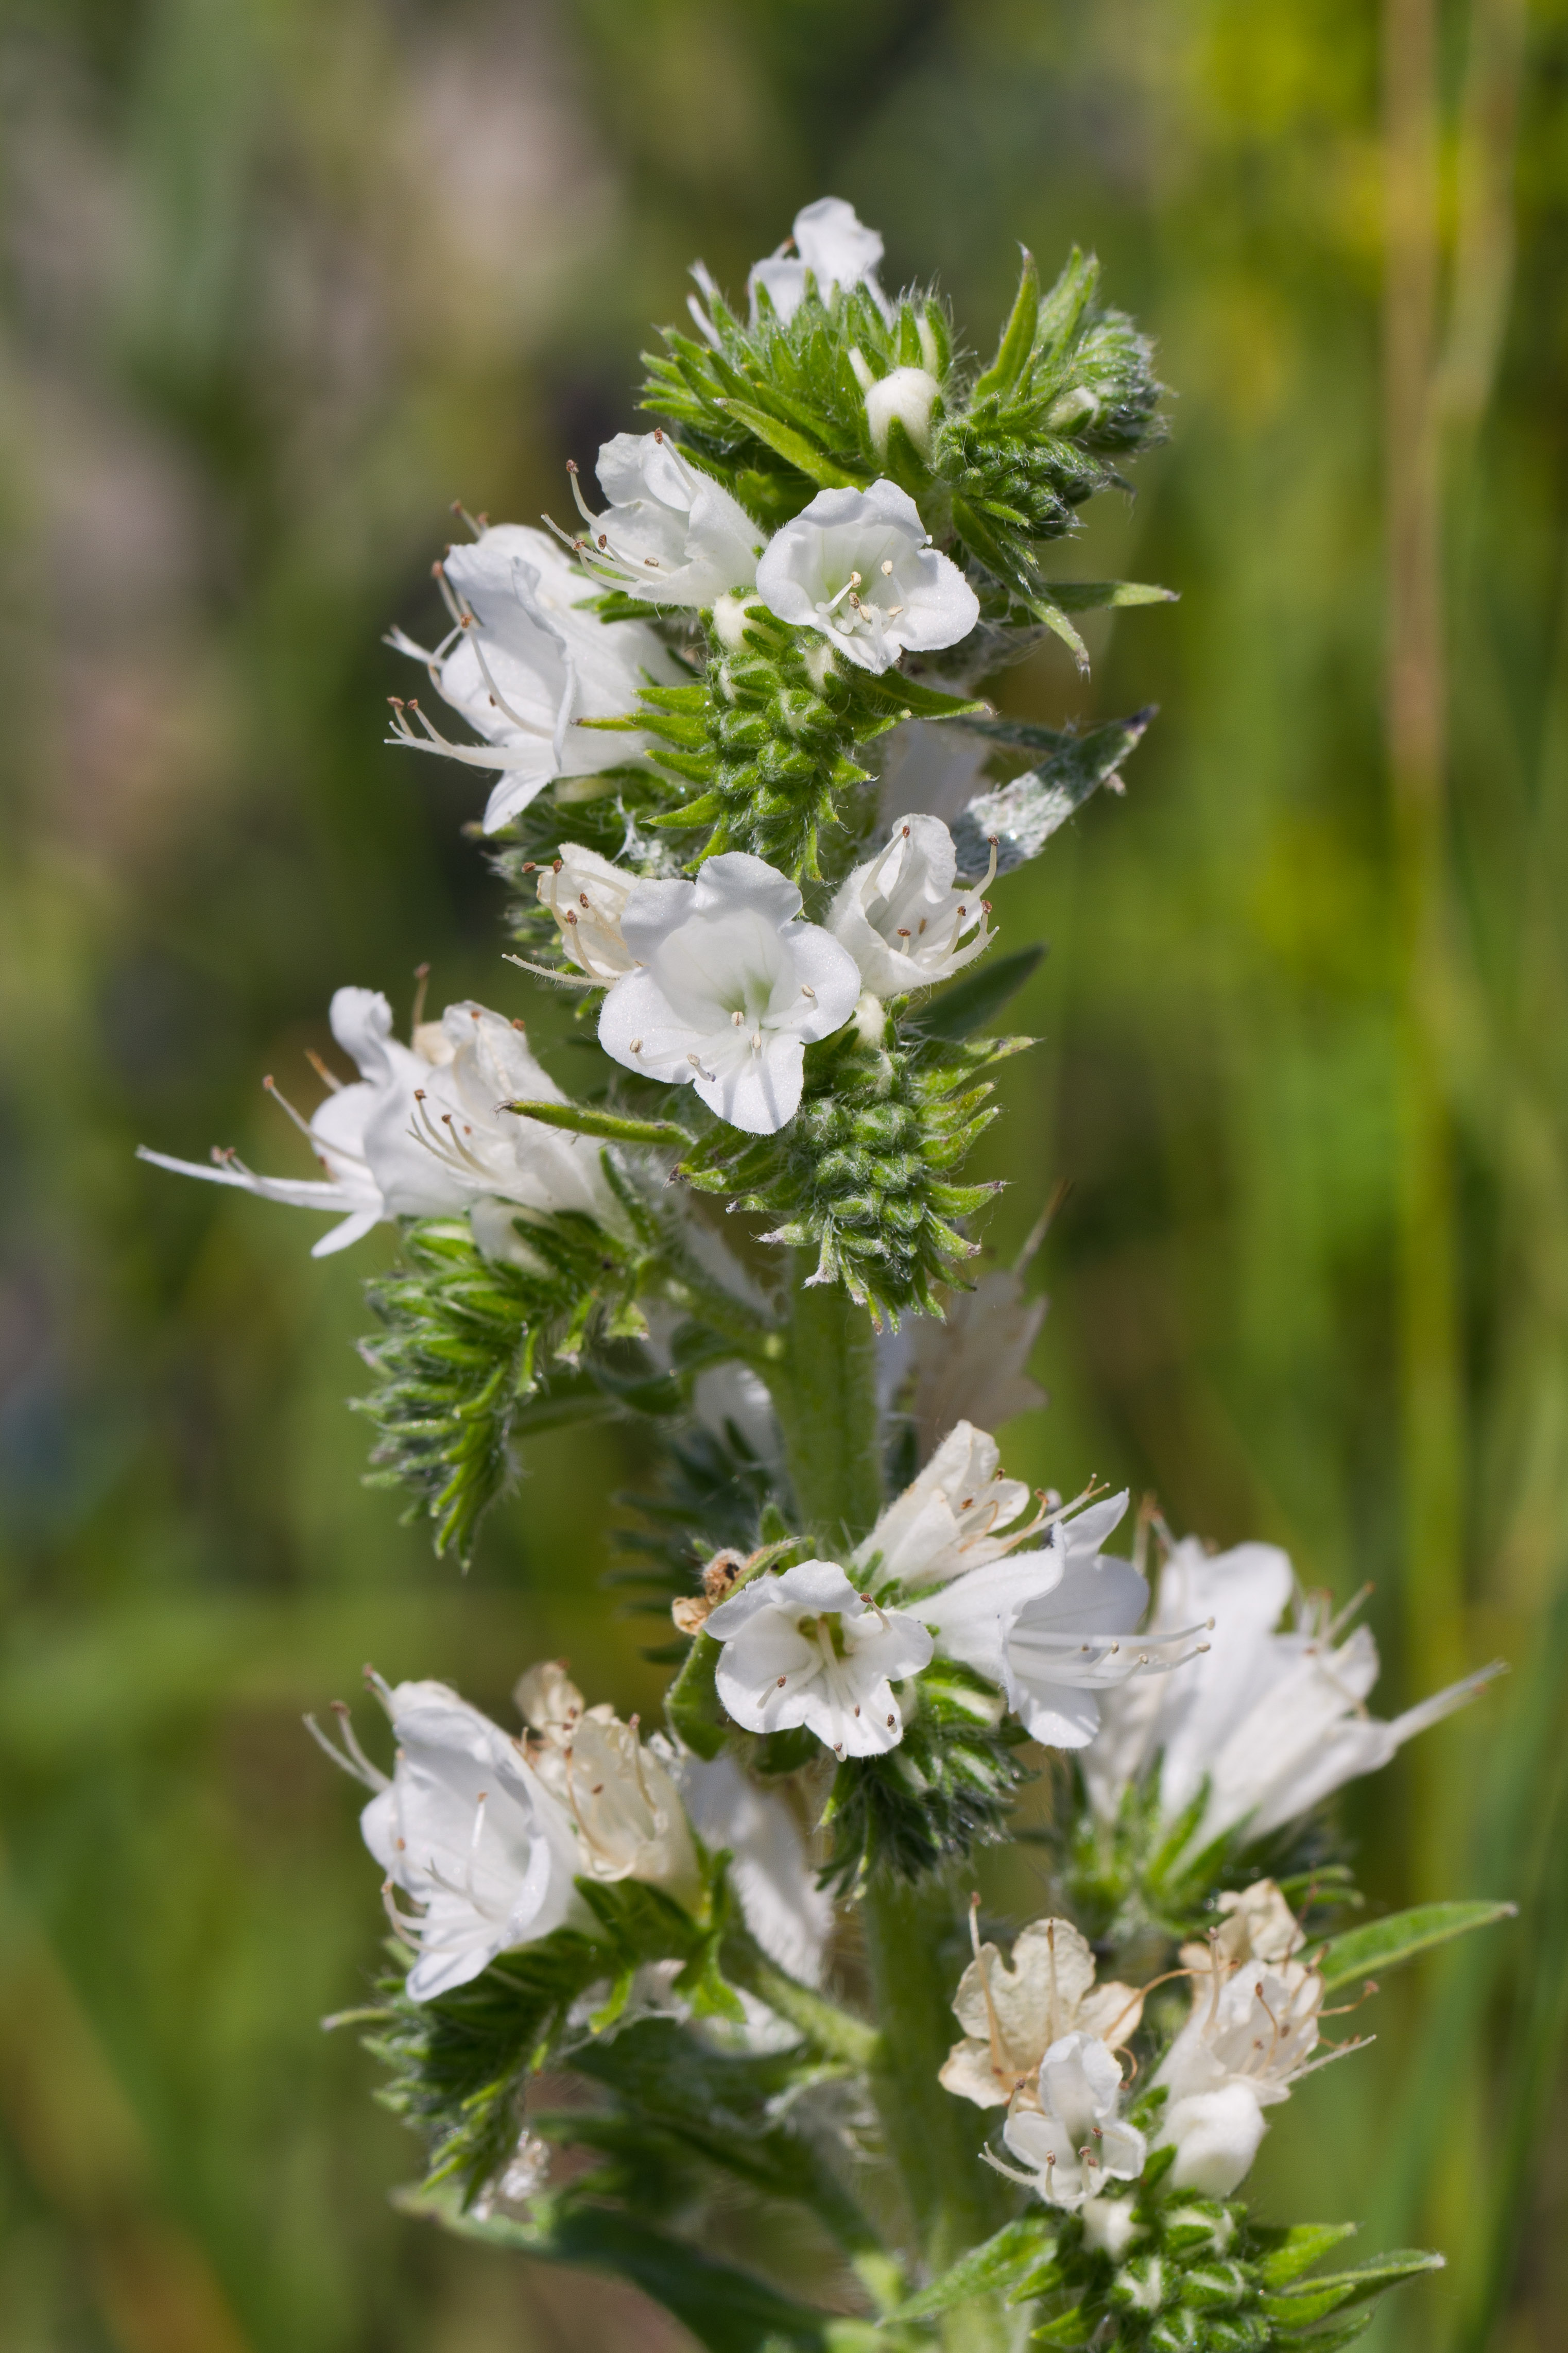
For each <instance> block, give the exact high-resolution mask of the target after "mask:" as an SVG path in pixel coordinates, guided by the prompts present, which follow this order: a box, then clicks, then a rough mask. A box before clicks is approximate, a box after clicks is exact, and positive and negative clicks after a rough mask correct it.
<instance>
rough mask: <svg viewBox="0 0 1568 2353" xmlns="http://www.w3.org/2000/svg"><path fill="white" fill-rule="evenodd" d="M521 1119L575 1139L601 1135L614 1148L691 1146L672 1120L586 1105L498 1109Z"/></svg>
mask: <svg viewBox="0 0 1568 2353" xmlns="http://www.w3.org/2000/svg"><path fill="white" fill-rule="evenodd" d="M499 1108H500V1110H502V1111H510V1112H515V1113H517V1115H518V1117H519V1118H520V1119H536V1120H537V1121H538V1122H539V1124H540V1125H541V1126H542V1127H564V1128H568V1129H570V1130H571V1132H572V1133H573V1134H575V1135H600V1136H604V1137H605V1139H606V1140H607V1141H608V1142H610V1143H613V1144H676V1145H679V1146H680V1148H681V1150H682V1151H684V1150H685V1149H686V1147H687V1145H689V1143H690V1142H691V1138H690V1137H689V1135H688V1134H687V1133H686V1130H685V1129H684V1128H683V1127H677V1126H676V1124H675V1122H674V1121H673V1120H669V1119H631V1118H628V1117H627V1116H626V1114H625V1113H621V1112H614V1111H595V1109H593V1108H592V1107H591V1106H590V1105H589V1104H586V1103H531V1102H521V1103H502V1104H500V1106H499Z"/></svg>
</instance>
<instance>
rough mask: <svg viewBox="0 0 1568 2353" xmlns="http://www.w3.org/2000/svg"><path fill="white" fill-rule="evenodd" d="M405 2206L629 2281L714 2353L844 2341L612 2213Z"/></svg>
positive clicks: (664, 2236)
mask: <svg viewBox="0 0 1568 2353" xmlns="http://www.w3.org/2000/svg"><path fill="white" fill-rule="evenodd" d="M398 2204H399V2205H400V2206H401V2207H402V2208H403V2210H404V2211H405V2212H408V2213H415V2214H426V2215H428V2216H430V2217H431V2218H432V2219H433V2220H434V2221H438V2222H440V2223H442V2224H443V2225H444V2226H445V2227H446V2229H447V2230H448V2231H454V2232H457V2233H458V2235H459V2236H461V2237H463V2238H468V2239H480V2240H483V2241H485V2242H488V2243H489V2245H491V2246H496V2247H515V2248H517V2249H518V2250H520V2251H521V2253H524V2254H529V2255H532V2256H534V2257H536V2258H537V2259H539V2260H540V2261H542V2262H545V2263H571V2264H574V2265H576V2266H578V2267H579V2268H581V2269H583V2270H584V2271H599V2272H609V2273H612V2274H614V2275H615V2276H616V2278H619V2279H625V2280H630V2281H631V2283H632V2284H633V2285H634V2286H635V2287H639V2288H641V2290H642V2292H643V2294H644V2295H647V2296H651V2297H652V2299H653V2301H654V2302H655V2303H656V2304H660V2305H662V2306H664V2308H665V2310H666V2311H667V2312H672V2313H673V2314H674V2315H675V2316H676V2318H677V2319H678V2320H679V2321H681V2322H682V2323H683V2324H684V2325H685V2327H688V2328H689V2330H690V2331H691V2334H692V2335H693V2337H696V2339H697V2341H698V2343H699V2344H700V2345H702V2346H705V2347H706V2348H708V2353H776V2348H779V2347H781V2346H788V2347H790V2348H796V2347H798V2348H802V2353H818V2348H821V2353H826V2348H829V2347H830V2346H832V2345H833V2344H834V2343H835V2342H836V2340H837V2330H835V2329H834V2325H833V2323H832V2322H831V2321H830V2319H829V2316H828V2315H827V2314H826V2313H820V2312H814V2311H813V2310H812V2309H811V2308H810V2307H809V2306H806V2305H801V2304H796V2303H795V2302H794V2301H793V2300H792V2299H791V2298H790V2297H788V2296H785V2295H781V2294H780V2292H779V2291H778V2289H777V2288H774V2287H770V2286H769V2285H768V2284H767V2283H766V2281H764V2280H760V2279H756V2278H754V2277H753V2276H752V2274H751V2273H749V2272H743V2271H740V2270H738V2269H737V2268H736V2267H735V2266H734V2265H733V2264H731V2263H718V2262H715V2260H714V2259H713V2257H712V2256H711V2255H705V2254H702V2253H700V2252H699V2250H698V2249H697V2248H695V2247H689V2246H687V2245H686V2244H685V2243H684V2242H683V2241H681V2240H679V2239H676V2238H672V2237H670V2236H669V2234H668V2232H663V2231H656V2230H653V2229H652V2228H650V2226H649V2225H648V2224H647V2223H646V2222H639V2221H636V2220H635V2219H634V2218H633V2217H632V2216H631V2215H630V2214H623V2213H617V2212H616V2211H614V2210H613V2209H611V2208H608V2207H599V2206H586V2205H583V2206H572V2205H567V2204H565V2203H559V2204H552V2205H546V2206H544V2208H543V2211H542V2214H541V2216H540V2218H539V2219H537V2220H535V2219H530V2220H528V2221H517V2220H512V2219H511V2218H510V2217H502V2216H500V2215H496V2216H492V2217H491V2219H490V2220H489V2221H485V2222H481V2221H479V2220H478V2219H477V2218H476V2217H475V2216H474V2215H472V2214H464V2213H463V2212H461V2211H459V2209H458V2205H457V2203H456V2201H455V2200H451V2199H447V2198H439V2197H431V2196H427V2195H421V2194H418V2193H415V2194H413V2195H408V2194H406V2193H405V2195H404V2196H403V2197H401V2198H400V2199H399V2200H398ZM830 2331H832V2332H833V2333H832V2334H830V2333H829V2332H830Z"/></svg>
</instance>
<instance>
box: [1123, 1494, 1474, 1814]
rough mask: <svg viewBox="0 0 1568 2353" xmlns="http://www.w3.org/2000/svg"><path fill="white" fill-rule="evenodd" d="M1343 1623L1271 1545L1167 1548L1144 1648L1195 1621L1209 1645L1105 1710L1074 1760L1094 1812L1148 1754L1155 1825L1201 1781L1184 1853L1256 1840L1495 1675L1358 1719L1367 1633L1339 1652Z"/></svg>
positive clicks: (1368, 1650)
mask: <svg viewBox="0 0 1568 2353" xmlns="http://www.w3.org/2000/svg"><path fill="white" fill-rule="evenodd" d="M1287 1610H1289V1611H1290V1613H1291V1615H1290V1619H1289V1621H1288V1622H1287V1623H1286V1624H1285V1625H1284V1626H1283V1627H1281V1626H1280V1623H1279V1621H1280V1619H1281V1617H1282V1615H1283V1614H1284V1613H1285V1612H1286V1611H1287ZM1348 1614H1349V1613H1348V1612H1347V1613H1342V1615H1341V1616H1340V1617H1339V1618H1337V1619H1335V1618H1332V1617H1331V1615H1330V1612H1329V1607H1328V1604H1327V1602H1326V1601H1324V1600H1321V1599H1307V1598H1305V1597H1303V1596H1301V1595H1300V1594H1299V1593H1298V1591H1297V1588H1296V1579H1295V1574H1294V1571H1293V1570H1292V1568H1291V1567H1290V1563H1289V1558H1288V1557H1287V1556H1286V1555H1285V1554H1284V1553H1282V1552H1281V1551H1279V1548H1278V1546H1274V1545H1263V1544H1245V1545H1237V1546H1236V1547H1235V1548H1234V1549H1233V1550H1232V1551H1230V1552H1224V1553H1219V1554H1217V1555H1214V1556H1211V1555H1209V1554H1207V1553H1205V1550H1204V1548H1203V1546H1202V1545H1201V1544H1199V1543H1198V1542H1197V1541H1196V1540H1195V1539H1194V1538H1193V1537H1190V1536H1189V1537H1188V1538H1186V1540H1185V1541H1184V1542H1183V1543H1182V1544H1179V1545H1177V1546H1176V1547H1175V1549H1174V1550H1173V1553H1172V1554H1171V1556H1170V1558H1169V1559H1168V1560H1167V1561H1166V1563H1165V1567H1164V1570H1163V1574H1162V1577H1161V1579H1160V1596H1159V1601H1158V1604H1157V1606H1156V1609H1155V1611H1154V1616H1153V1619H1152V1622H1151V1625H1150V1628H1149V1636H1148V1638H1145V1639H1154V1640H1159V1639H1162V1638H1164V1637H1165V1635H1166V1630H1167V1629H1173V1628H1175V1627H1176V1626H1178V1625H1180V1624H1182V1623H1183V1622H1184V1621H1186V1620H1191V1619H1194V1618H1204V1619H1209V1620H1212V1621H1213V1625H1214V1632H1213V1634H1212V1636H1211V1638H1210V1646H1209V1649H1208V1651H1207V1653H1206V1655H1205V1657H1204V1658H1203V1659H1202V1660H1201V1661H1199V1662H1196V1663H1195V1664H1194V1666H1193V1667H1191V1668H1190V1669H1189V1670H1188V1671H1187V1672H1185V1673H1184V1674H1183V1675H1181V1676H1179V1677H1177V1678H1175V1679H1174V1680H1173V1681H1172V1682H1171V1683H1167V1684H1163V1685H1159V1686H1155V1685H1145V1686H1143V1687H1142V1688H1140V1687H1138V1686H1131V1687H1130V1688H1129V1689H1128V1690H1126V1691H1125V1692H1122V1693H1121V1694H1117V1695H1116V1697H1115V1698H1114V1699H1112V1700H1110V1701H1109V1702H1108V1703H1107V1709H1106V1721H1105V1725H1104V1727H1103V1729H1102V1731H1101V1732H1100V1736H1099V1737H1098V1738H1097V1739H1096V1740H1095V1742H1094V1744H1093V1746H1091V1747H1090V1749H1089V1754H1088V1755H1087V1757H1085V1759H1084V1778H1085V1780H1086V1782H1087V1784H1088V1787H1089V1797H1090V1799H1091V1801H1092V1803H1093V1806H1094V1810H1095V1811H1096V1813H1098V1814H1099V1815H1100V1818H1101V1820H1106V1821H1110V1820H1114V1819H1115V1817H1116V1813H1117V1810H1118V1809H1119V1807H1120V1805H1121V1798H1122V1794H1123V1792H1124V1791H1125V1790H1126V1788H1128V1786H1129V1784H1130V1783H1131V1782H1132V1781H1133V1780H1135V1779H1136V1778H1138V1777H1139V1776H1140V1775H1141V1774H1142V1773H1143V1772H1144V1771H1146V1770H1147V1769H1149V1768H1150V1767H1152V1765H1153V1762H1154V1760H1155V1758H1156V1757H1158V1758H1159V1760H1160V1767H1159V1771H1160V1810H1161V1812H1162V1814H1163V1817H1164V1819H1165V1820H1167V1821H1174V1820H1176V1818H1177V1817H1178V1816H1179V1815H1180V1814H1181V1813H1183V1812H1184V1810H1185V1809H1186V1808H1187V1807H1188V1806H1190V1805H1191V1804H1192V1802H1193V1799H1194V1798H1195V1797H1196V1796H1197V1794H1198V1791H1199V1790H1200V1788H1202V1787H1203V1785H1204V1783H1205V1779H1206V1781H1207V1783H1208V1797H1207V1800H1206V1802H1205V1808H1204V1813H1203V1819H1202V1820H1201V1821H1200V1822H1199V1824H1198V1826H1197V1828H1196V1829H1195V1830H1194V1832H1193V1835H1192V1839H1191V1841H1190V1842H1189V1851H1191V1852H1196V1851H1197V1850H1199V1849H1201V1848H1203V1847H1205V1846H1207V1845H1208V1844H1210V1842H1211V1841H1213V1840H1215V1839H1216V1838H1219V1837H1221V1836H1223V1834H1224V1833H1225V1832H1226V1831H1230V1830H1235V1829H1236V1828H1237V1827H1238V1826H1239V1825H1241V1824H1244V1823H1245V1825H1246V1827H1247V1835H1248V1836H1249V1837H1251V1838H1262V1837H1264V1836H1266V1835H1267V1834H1268V1831H1275V1830H1279V1829H1280V1828H1281V1827H1282V1826H1283V1825H1284V1824H1285V1823H1286V1822H1290V1821H1295V1820H1297V1819H1298V1818H1299V1817H1300V1815H1302V1814H1305V1813H1308V1812H1310V1810H1311V1809H1312V1807H1314V1806H1316V1805H1318V1804H1320V1803H1321V1800H1322V1799H1324V1798H1326V1797H1327V1796H1329V1794H1330V1793H1331V1791H1332V1790H1334V1789H1337V1788H1340V1787H1341V1785H1342V1783H1343V1782H1346V1781H1350V1780H1353V1779H1355V1778H1356V1777H1357V1776H1358V1775H1360V1774H1363V1773H1374V1772H1376V1771H1377V1770H1378V1769H1379V1767H1382V1766H1384V1765H1386V1764H1387V1763H1388V1761H1389V1759H1390V1758H1391V1757H1393V1756H1394V1752H1395V1751H1396V1750H1397V1749H1398V1748H1399V1747H1401V1746H1403V1744H1404V1743H1405V1741H1406V1740H1408V1739H1410V1738H1411V1736H1412V1735H1413V1734H1415V1733H1417V1732H1423V1731H1425V1730H1426V1726H1427V1725H1431V1724H1436V1723H1437V1722H1438V1720H1439V1719H1440V1718H1441V1717H1443V1716H1445V1715H1449V1714H1450V1713H1451V1712H1452V1711H1453V1710H1454V1709H1455V1708H1457V1707H1462V1706H1463V1705H1464V1704H1465V1702H1466V1701H1467V1700H1468V1699H1470V1698H1472V1697H1473V1696H1474V1694H1476V1693H1477V1692H1478V1691H1479V1690H1480V1688H1481V1686H1482V1685H1483V1684H1484V1683H1487V1682H1488V1681H1489V1679H1490V1678H1491V1677H1492V1676H1493V1675H1495V1674H1496V1673H1498V1672H1500V1669H1499V1667H1498V1666H1497V1665H1496V1664H1494V1665H1492V1666H1489V1667H1483V1668H1482V1669H1481V1670H1480V1672H1479V1673H1477V1674H1473V1675H1468V1676H1466V1677H1465V1679H1464V1681H1463V1682H1462V1683H1451V1684H1450V1685H1449V1686H1448V1688H1447V1690H1446V1691H1441V1692H1438V1693H1436V1694H1435V1695H1434V1696H1433V1697H1432V1698H1431V1699H1428V1700H1424V1701H1423V1702H1422V1703H1421V1704H1420V1705H1419V1706H1417V1707H1413V1708H1407V1709H1406V1710H1405V1714H1404V1715H1398V1716H1395V1717H1394V1719H1393V1721H1392V1722H1391V1723H1383V1722H1380V1721H1379V1720H1378V1718H1377V1717H1376V1716H1373V1715H1368V1714H1367V1713H1366V1708H1365V1701H1366V1697H1367V1694H1368V1693H1369V1692H1370V1691H1371V1690H1372V1687H1373V1683H1375V1682H1376V1681H1377V1672H1378V1658H1377V1645H1376V1643H1375V1642H1374V1641H1373V1638H1372V1636H1371V1634H1370V1633H1369V1632H1368V1631H1367V1630H1366V1628H1365V1627H1357V1628H1356V1630H1355V1631H1354V1632H1353V1633H1352V1634H1351V1635H1350V1636H1349V1638H1348V1639H1347V1640H1346V1641H1342V1642H1341V1641H1337V1637H1338V1635H1339V1633H1340V1632H1341V1630H1342V1628H1343V1626H1344V1623H1345V1618H1346V1616H1347V1615H1348ZM1276 1629H1279V1630H1278V1631H1277V1630H1276Z"/></svg>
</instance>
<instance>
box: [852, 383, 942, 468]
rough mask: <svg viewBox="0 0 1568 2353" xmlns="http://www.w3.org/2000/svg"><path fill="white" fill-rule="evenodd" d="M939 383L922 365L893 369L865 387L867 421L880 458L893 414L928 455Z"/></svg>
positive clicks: (886, 449) (883, 454) (940, 389)
mask: <svg viewBox="0 0 1568 2353" xmlns="http://www.w3.org/2000/svg"><path fill="white" fill-rule="evenodd" d="M941 398H942V386H941V385H940V384H938V382H937V380H936V378H935V376H934V375H931V374H930V373H929V371H928V370H927V369H925V368H918V367H900V368H894V370H893V371H892V373H891V375H885V376H881V377H879V379H878V380H877V381H876V382H875V383H873V384H870V385H868V386H867V387H866V422H867V424H868V426H869V427H870V428H871V446H872V448H874V449H875V450H876V452H877V455H878V457H879V458H885V457H886V456H887V454H888V433H889V427H891V425H892V422H893V419H894V417H897V418H898V420H899V423H900V425H901V426H902V427H903V428H904V431H905V432H906V433H907V434H908V435H909V437H910V440H911V441H912V442H913V443H914V445H915V448H917V449H918V450H919V451H920V454H921V457H922V458H929V457H930V456H931V410H932V409H933V408H934V407H935V406H936V404H937V402H938V401H939V400H940V399H941Z"/></svg>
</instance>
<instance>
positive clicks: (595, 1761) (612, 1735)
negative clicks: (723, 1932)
mask: <svg viewBox="0 0 1568 2353" xmlns="http://www.w3.org/2000/svg"><path fill="white" fill-rule="evenodd" d="M513 1697H514V1699H515V1701H516V1704H517V1710H518V1713H519V1715H521V1717H522V1718H523V1721H524V1722H525V1723H526V1724H527V1725H528V1726H529V1729H530V1732H531V1735H532V1737H531V1740H530V1741H529V1744H528V1754H529V1758H530V1761H531V1765H532V1767H533V1770H534V1772H535V1774H536V1775H537V1776H538V1778H539V1779H540V1781H541V1782H542V1784H543V1786H544V1788H546V1789H548V1790H549V1791H550V1793H551V1795H552V1797H553V1798H554V1799H556V1800H557V1802H558V1803H559V1805H560V1807H561V1809H562V1810H563V1812H564V1813H565V1814H566V1815H567V1817H568V1818H569V1819H570V1820H571V1821H572V1822H573V1824H574V1827H575V1829H576V1832H577V1842H578V1847H579V1850H580V1852H581V1854H582V1859H583V1861H582V1867H583V1869H584V1872H585V1873H586V1874H587V1875H588V1876H589V1877H591V1878H594V1879H603V1880H617V1879H640V1880H645V1881H647V1883H648V1884H649V1885H651V1886H655V1887H662V1888H663V1889H664V1890H665V1892H666V1894H669V1895H672V1896H673V1897H674V1898H675V1900H676V1902H677V1903H678V1904H683V1905H686V1907H687V1909H688V1910H691V1909H692V1908H693V1907H694V1906H695V1905H696V1904H697V1902H698V1900H699V1898H700V1893H701V1874H700V1872H699V1870H698V1866H697V1850H696V1848H695V1847H694V1846H693V1844H692V1841H691V1830H690V1826H689V1823H688V1821H687V1819H686V1810H685V1808H684V1807H683V1806H682V1804H681V1802H680V1792H679V1789H678V1788H676V1785H675V1782H674V1780H673V1779H672V1778H671V1777H670V1774H669V1771H668V1767H667V1766H666V1764H665V1762H664V1760H663V1758H662V1757H660V1756H659V1755H658V1753H657V1752H656V1751H655V1750H654V1749H653V1748H651V1747H647V1746H644V1744H643V1742H642V1741H641V1740H640V1739H639V1738H638V1736H637V1723H636V1720H635V1719H634V1720H633V1722H631V1723H630V1724H623V1723H622V1721H621V1719H620V1718H619V1716H617V1715H616V1712H615V1710H614V1708H612V1707H606V1706H604V1705H599V1706H596V1707H585V1706H584V1703H583V1694H582V1693H581V1692H580V1691H578V1689H577V1687H576V1685H575V1684H574V1683H572V1681H571V1680H570V1678H569V1677H568V1676H567V1674H566V1672H565V1670H564V1668H563V1667H561V1666H560V1665H558V1664H556V1663H555V1662H545V1663H544V1664H543V1665H541V1666H537V1667H531V1668H529V1669H528V1671H527V1672H526V1673H524V1674H522V1675H521V1676H520V1677H519V1679H518V1683H517V1688H516V1691H515V1693H514V1694H513Z"/></svg>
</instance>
